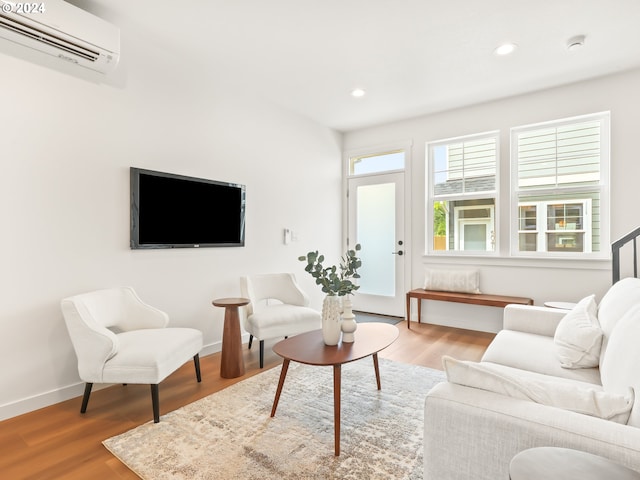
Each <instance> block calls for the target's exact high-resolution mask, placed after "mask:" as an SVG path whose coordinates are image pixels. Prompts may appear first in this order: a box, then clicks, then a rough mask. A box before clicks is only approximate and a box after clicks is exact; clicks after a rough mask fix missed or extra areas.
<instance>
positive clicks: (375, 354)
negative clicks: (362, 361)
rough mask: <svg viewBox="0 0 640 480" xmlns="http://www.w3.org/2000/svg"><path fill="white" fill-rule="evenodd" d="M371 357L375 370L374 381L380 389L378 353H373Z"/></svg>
mask: <svg viewBox="0 0 640 480" xmlns="http://www.w3.org/2000/svg"><path fill="white" fill-rule="evenodd" d="M372 357H373V369H374V370H375V371H376V383H377V384H378V390H380V389H381V387H380V368H379V367H378V354H377V353H374V354H373V355H372Z"/></svg>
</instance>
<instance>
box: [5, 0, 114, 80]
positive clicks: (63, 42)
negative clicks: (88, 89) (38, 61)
mask: <svg viewBox="0 0 640 480" xmlns="http://www.w3.org/2000/svg"><path fill="white" fill-rule="evenodd" d="M2 38H4V39H7V40H10V41H12V42H15V43H18V44H20V45H24V46H26V47H29V48H32V49H35V50H39V51H41V52H44V53H47V54H49V55H53V56H55V57H58V58H60V59H61V60H63V61H66V62H70V63H73V64H76V65H79V66H81V67H85V68H89V69H91V70H95V71H97V72H101V73H107V72H108V71H110V70H113V69H114V68H115V66H116V65H117V64H118V59H119V57H120V29H119V28H118V27H116V26H114V25H111V24H110V23H108V22H106V21H105V20H102V19H101V18H98V17H96V16H95V15H92V14H90V13H89V12H86V11H84V10H82V9H80V8H78V7H75V6H73V5H71V4H69V3H66V2H63V1H62V0H44V1H42V2H40V3H18V2H11V1H7V0H0V39H2Z"/></svg>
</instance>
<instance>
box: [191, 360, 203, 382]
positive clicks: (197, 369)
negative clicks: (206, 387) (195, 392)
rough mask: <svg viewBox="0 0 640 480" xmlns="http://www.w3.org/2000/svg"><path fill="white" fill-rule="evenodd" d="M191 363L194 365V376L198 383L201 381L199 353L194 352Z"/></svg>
mask: <svg viewBox="0 0 640 480" xmlns="http://www.w3.org/2000/svg"><path fill="white" fill-rule="evenodd" d="M193 364H194V365H195V367H196V378H197V379H198V383H200V382H201V381H202V375H200V354H198V353H196V354H195V355H194V357H193Z"/></svg>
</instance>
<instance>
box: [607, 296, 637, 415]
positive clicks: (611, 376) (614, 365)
mask: <svg viewBox="0 0 640 480" xmlns="http://www.w3.org/2000/svg"><path fill="white" fill-rule="evenodd" d="M639 343H640V305H636V307H635V308H633V309H631V310H630V311H629V312H628V313H627V314H626V315H624V316H623V318H622V319H620V320H619V321H618V323H617V324H616V328H615V329H614V330H613V332H612V333H611V336H610V337H609V344H608V347H607V354H606V355H605V357H604V358H603V359H602V361H601V362H600V371H601V374H602V386H603V388H604V389H605V390H606V391H608V392H615V393H621V392H624V391H626V389H627V388H629V387H632V388H633V389H634V390H635V391H636V393H638V394H640V370H639V366H640V346H639ZM636 403H637V404H638V405H636V406H635V407H634V410H633V412H632V414H631V418H630V419H629V424H630V425H634V426H636V427H640V399H639V400H638V401H637V402H636Z"/></svg>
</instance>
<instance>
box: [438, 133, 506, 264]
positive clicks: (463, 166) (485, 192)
mask: <svg viewBox="0 0 640 480" xmlns="http://www.w3.org/2000/svg"><path fill="white" fill-rule="evenodd" d="M427 156H428V168H427V177H428V188H427V192H428V197H427V204H428V212H431V214H432V219H433V223H432V224H431V226H429V222H427V238H430V239H431V241H430V242H429V243H430V245H429V247H428V250H429V251H430V252H434V253H438V252H467V253H468V252H473V253H475V254H477V253H481V252H484V253H486V252H494V251H495V250H496V235H495V231H496V229H495V217H496V195H497V185H498V182H497V172H498V133H497V132H491V133H486V134H481V135H473V136H468V137H458V138H453V139H448V140H442V141H438V142H432V143H429V144H428V146H427ZM428 216H429V214H428Z"/></svg>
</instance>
